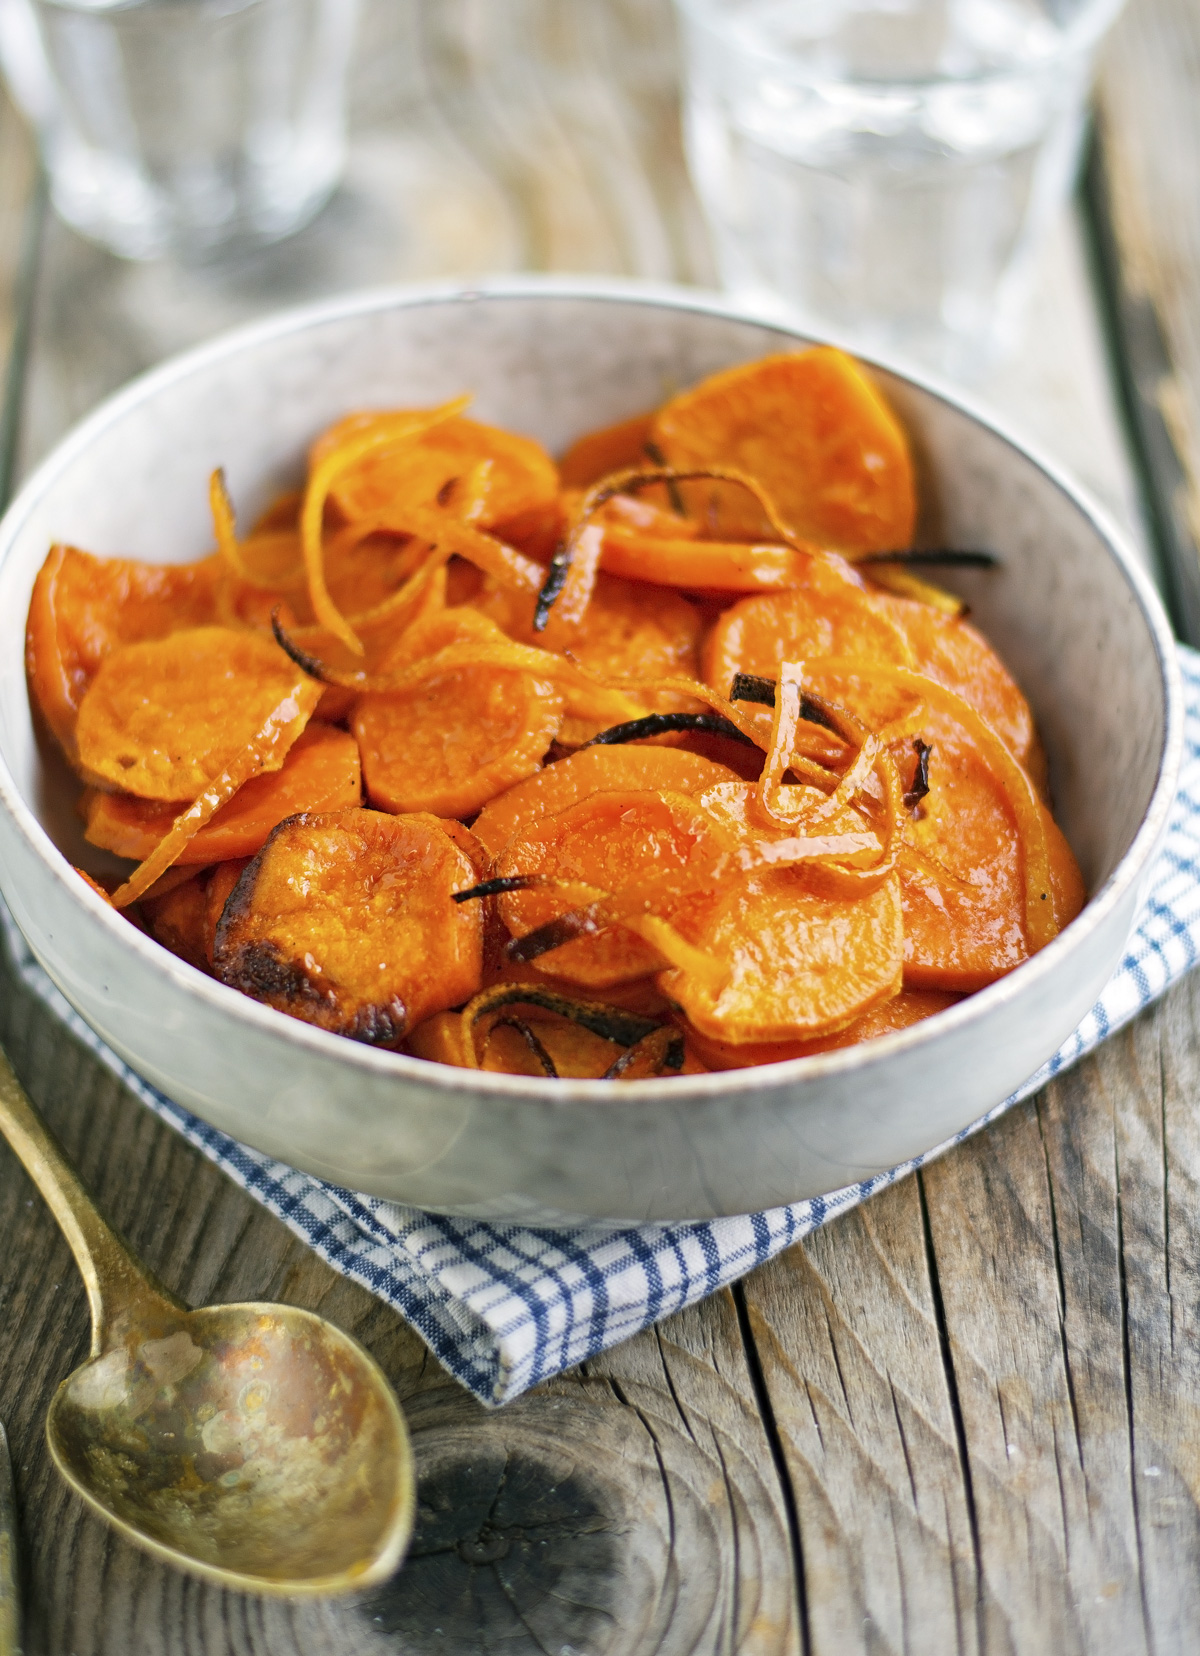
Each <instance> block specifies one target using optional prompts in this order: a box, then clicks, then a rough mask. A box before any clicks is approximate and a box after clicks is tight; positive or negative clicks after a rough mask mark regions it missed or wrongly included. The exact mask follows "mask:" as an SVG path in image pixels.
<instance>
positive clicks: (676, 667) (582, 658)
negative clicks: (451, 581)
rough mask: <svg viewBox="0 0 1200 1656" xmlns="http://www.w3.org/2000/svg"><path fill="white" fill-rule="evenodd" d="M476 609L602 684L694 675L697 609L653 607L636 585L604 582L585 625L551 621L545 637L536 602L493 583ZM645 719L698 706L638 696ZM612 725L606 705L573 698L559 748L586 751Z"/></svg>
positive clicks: (673, 601) (680, 604)
mask: <svg viewBox="0 0 1200 1656" xmlns="http://www.w3.org/2000/svg"><path fill="white" fill-rule="evenodd" d="M471 607H472V608H473V609H475V610H478V611H479V612H480V613H482V614H484V615H487V616H488V617H489V618H490V619H491V620H493V621H495V623H496V625H497V626H499V627H502V628H503V629H504V631H505V632H506V633H507V634H508V636H509V637H510V638H512V639H516V640H519V641H520V642H521V643H523V644H530V645H536V646H538V647H540V648H548V649H550V650H554V651H569V652H570V654H571V657H572V659H573V660H574V661H577V662H578V663H579V665H580V666H581V667H582V668H583V669H584V671H585V672H587V673H590V674H592V675H593V676H594V677H595V678H596V679H597V680H600V681H605V680H613V681H615V680H619V679H635V680H637V681H639V683H644V682H646V681H649V680H651V679H655V678H671V677H676V676H678V675H680V674H683V675H685V676H687V677H690V676H691V675H693V674H694V673H695V671H696V661H697V649H698V645H699V641H700V633H701V627H702V618H701V613H700V611H699V609H697V607H696V605H695V604H692V603H689V601H688V600H687V599H686V598H684V597H683V596H682V595H681V594H679V593H675V592H656V593H655V594H654V596H653V600H652V601H648V594H647V592H646V588H645V587H644V586H642V585H640V584H639V583H638V582H636V581H622V580H618V579H617V578H616V577H615V576H612V575H601V576H600V577H599V579H598V580H597V582H596V587H595V591H594V592H593V594H592V600H591V603H590V604H589V605H588V608H587V612H586V614H585V615H584V617H583V620H582V621H581V622H580V623H579V624H578V625H575V626H569V625H563V624H562V623H561V622H560V620H559V618H558V616H557V615H552V617H551V620H550V625H549V626H548V627H547V628H546V629H545V631H544V632H541V633H537V632H534V630H533V600H532V598H531V597H530V596H528V595H527V594H525V593H515V592H512V591H509V590H505V589H503V588H501V587H499V586H498V585H497V584H496V583H494V582H491V583H488V584H487V585H485V587H484V588H483V590H482V591H481V592H480V593H479V594H477V596H476V597H475V598H474V599H473V600H472V605H471ZM636 694H637V696H638V701H639V704H640V705H641V706H642V707H643V709H644V711H646V712H647V713H666V712H675V711H680V710H684V709H689V708H692V707H694V706H696V705H697V704H696V703H694V702H692V701H690V700H689V699H688V698H687V697H686V696H682V697H681V696H678V695H674V694H671V693H669V692H668V693H665V694H656V693H654V692H648V693H647V692H643V691H641V690H640V689H639V690H638V691H637V692H636ZM613 722H614V720H613V719H612V718H611V717H609V716H608V715H607V713H606V712H605V711H604V709H603V704H602V703H597V704H596V711H595V713H594V714H593V712H592V711H591V710H590V709H586V708H584V707H583V705H582V703H581V702H580V698H579V697H578V696H577V695H571V694H570V693H568V699H567V708H566V720H565V722H564V727H563V730H562V733H561V738H560V739H561V740H562V741H563V742H564V743H565V744H566V745H568V746H572V745H581V744H582V743H583V742H586V741H588V740H589V739H590V738H591V737H592V736H594V735H596V734H597V732H599V731H601V730H603V729H605V728H606V727H607V726H608V725H610V724H612V723H613Z"/></svg>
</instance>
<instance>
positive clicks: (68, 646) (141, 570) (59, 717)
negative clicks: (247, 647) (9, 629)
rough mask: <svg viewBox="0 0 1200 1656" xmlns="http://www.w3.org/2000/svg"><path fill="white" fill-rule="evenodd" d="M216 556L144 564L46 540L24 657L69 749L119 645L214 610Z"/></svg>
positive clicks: (47, 714)
mask: <svg viewBox="0 0 1200 1656" xmlns="http://www.w3.org/2000/svg"><path fill="white" fill-rule="evenodd" d="M220 573H221V570H220V560H219V559H217V558H205V559H203V560H202V561H201V562H199V563H190V564H147V563H138V562H135V561H134V560H133V559H132V558H96V557H93V556H92V555H91V553H89V552H80V551H78V550H77V549H76V548H75V547H73V546H61V545H60V546H55V547H52V548H51V550H50V553H49V556H48V557H47V559H46V561H45V563H44V564H43V565H42V567H41V569H40V570H39V572H38V576H37V579H36V580H35V582H34V585H33V594H32V596H31V598H30V602H29V618H28V621H27V624H26V632H25V661H26V668H27V671H28V674H29V685H30V689H31V691H32V693H33V698H34V701H35V702H36V704H37V706H38V708H39V709H40V711H41V713H42V716H43V717H44V718H45V720H46V723H47V724H48V725H49V727H50V729H51V731H52V732H53V733H54V735H55V736H56V737H57V738H58V740H59V742H60V743H61V744H62V746H63V748H64V749H65V750H66V752H67V754H68V756H71V755H72V754H73V753H74V735H75V720H76V718H77V716H78V713H79V704H80V702H81V701H82V700H83V697H84V693H85V691H86V690H87V688H88V686H89V685H90V684H91V682H92V680H93V679H94V678H95V676H96V673H97V671H98V669H99V667H100V663H101V662H102V661H103V660H104V659H105V657H106V656H108V655H111V653H112V652H113V651H114V650H116V649H119V648H120V646H121V645H123V644H133V643H137V642H138V641H140V640H142V639H151V638H164V637H166V635H167V634H168V633H172V632H177V631H179V630H180V629H181V628H183V627H196V626H203V625H204V624H205V623H206V622H209V621H212V620H213V619H214V618H215V616H216V589H217V581H218V578H219V576H220Z"/></svg>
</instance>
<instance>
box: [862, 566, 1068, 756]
mask: <svg viewBox="0 0 1200 1656" xmlns="http://www.w3.org/2000/svg"><path fill="white" fill-rule="evenodd" d="M879 602H880V603H881V604H882V606H883V607H884V608H885V609H886V611H887V612H888V613H889V614H890V615H891V617H892V618H893V619H894V620H895V621H896V622H897V623H898V625H899V626H900V627H901V628H902V629H903V631H904V636H905V637H906V638H907V640H908V643H909V646H910V648H911V650H912V654H913V667H914V670H915V671H916V672H918V673H924V674H925V676H926V677H927V678H931V679H934V680H935V681H936V682H937V683H938V684H944V685H945V686H946V688H947V689H948V690H953V691H954V692H955V693H956V694H957V695H959V696H961V697H962V698H963V700H964V701H965V702H969V703H970V705H971V706H972V707H973V708H974V709H975V711H976V712H977V713H980V714H982V716H983V717H984V718H985V719H986V720H987V722H988V723H989V724H990V725H991V727H992V729H993V730H994V731H995V732H996V734H997V735H998V736H1000V737H1001V738H1002V739H1003V740H1004V741H1005V742H1007V744H1008V746H1009V748H1010V750H1011V751H1012V753H1013V755H1014V757H1015V758H1017V759H1019V760H1020V761H1021V763H1022V764H1023V765H1025V766H1027V767H1028V768H1030V769H1031V770H1034V771H1036V773H1037V780H1039V781H1040V780H1041V775H1042V771H1043V768H1044V759H1043V757H1042V754H1041V749H1040V746H1039V744H1038V739H1037V733H1036V731H1035V730H1034V725H1033V714H1032V713H1031V712H1030V710H1029V703H1028V702H1027V701H1026V700H1025V697H1024V696H1023V695H1022V694H1021V691H1020V690H1019V689H1018V687H1017V685H1016V683H1015V681H1014V680H1013V678H1012V675H1011V674H1010V673H1009V671H1008V669H1007V668H1006V667H1005V665H1004V663H1003V662H1002V661H1001V660H1000V657H999V656H998V655H997V654H996V652H995V650H993V649H992V646H991V645H990V644H989V643H988V641H987V639H986V638H984V636H983V634H982V633H981V632H980V631H979V630H978V628H976V627H973V626H972V625H971V623H970V622H969V621H967V620H964V619H963V617H962V616H952V615H946V614H944V613H943V612H942V611H940V610H936V609H934V608H933V607H932V606H931V605H929V604H918V603H915V602H914V601H913V600H912V599H911V598H897V597H895V596H893V595H892V594H890V593H880V594H879ZM830 653H833V652H830Z"/></svg>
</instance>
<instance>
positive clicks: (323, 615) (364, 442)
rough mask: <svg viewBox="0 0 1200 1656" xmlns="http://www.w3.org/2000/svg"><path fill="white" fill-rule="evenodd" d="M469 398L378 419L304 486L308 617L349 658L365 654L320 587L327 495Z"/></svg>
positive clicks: (303, 537) (330, 457)
mask: <svg viewBox="0 0 1200 1656" xmlns="http://www.w3.org/2000/svg"><path fill="white" fill-rule="evenodd" d="M470 400H471V399H470V397H455V398H453V400H452V401H450V402H446V403H443V404H442V405H441V407H440V408H433V409H429V410H428V411H426V412H425V413H421V414H401V415H396V416H395V417H393V418H380V419H379V420H377V421H376V422H375V423H374V424H373V425H372V426H371V428H370V430H368V431H366V432H363V433H361V434H360V435H359V436H358V437H355V438H352V439H351V440H350V441H349V442H347V443H343V444H341V445H340V446H339V447H338V448H335V449H334V450H333V452H332V453H331V454H327V455H326V456H325V458H324V459H323V460H322V461H321V462H320V463H319V465H317V466H316V467H315V468H314V470H313V473H312V475H311V476H310V478H309V480H308V487H307V488H306V489H305V491H304V505H303V507H302V508H301V511H300V544H301V546H302V547H303V550H304V569H305V573H306V575H307V577H308V596H309V601H310V603H311V604H312V610H313V614H314V615H315V616H316V618H317V620H318V621H319V622H320V623H321V625H322V626H323V627H327V628H328V630H329V631H330V632H331V633H332V634H333V635H334V637H335V638H338V639H340V640H341V642H342V643H343V644H344V645H345V646H346V648H347V649H348V650H350V651H351V652H352V653H353V654H354V655H359V656H360V655H362V654H364V650H363V645H362V643H361V641H360V640H359V638H358V635H357V634H356V633H355V631H354V629H353V627H351V626H350V624H349V622H348V621H347V620H346V618H345V616H343V614H342V613H341V611H340V610H339V609H338V607H337V605H336V604H335V603H334V601H333V599H332V598H331V597H330V596H329V589H328V587H327V586H326V585H325V560H324V545H323V538H322V526H323V523H324V516H325V502H326V500H327V499H328V498H329V491H330V490H331V489H332V487H333V485H334V484H335V483H336V482H337V480H338V478H339V477H340V476H341V475H342V474H343V472H346V471H348V470H349V469H350V467H351V466H353V465H356V464H357V463H358V461H360V460H362V459H365V458H366V456H367V455H368V454H372V453H374V452H375V451H376V450H378V449H383V448H391V447H394V446H398V445H401V444H404V443H408V442H416V440H417V439H418V438H419V437H422V436H424V434H425V433H426V432H427V431H432V430H433V428H434V427H435V426H439V425H441V424H443V423H444V422H445V421H446V420H452V419H453V418H454V417H455V415H456V414H461V413H462V411H463V409H464V408H466V406H467V404H468V403H469V402H470Z"/></svg>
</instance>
